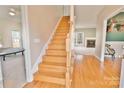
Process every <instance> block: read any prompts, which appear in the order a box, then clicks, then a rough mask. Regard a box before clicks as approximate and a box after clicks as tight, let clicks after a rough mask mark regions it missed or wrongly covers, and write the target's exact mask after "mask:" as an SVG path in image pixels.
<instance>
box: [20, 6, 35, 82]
mask: <svg viewBox="0 0 124 93" xmlns="http://www.w3.org/2000/svg"><path fill="white" fill-rule="evenodd" d="M21 10H22V29H23V30H22V42H23V47H24V49H25V69H26V79H27V82H31V81H32V80H33V75H32V73H31V55H30V54H31V53H30V35H29V28H28V27H29V26H28V7H27V6H21Z"/></svg>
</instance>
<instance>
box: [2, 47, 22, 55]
mask: <svg viewBox="0 0 124 93" xmlns="http://www.w3.org/2000/svg"><path fill="white" fill-rule="evenodd" d="M23 51H24V48H0V56H4V55H9V54H14V53H19V52H23Z"/></svg>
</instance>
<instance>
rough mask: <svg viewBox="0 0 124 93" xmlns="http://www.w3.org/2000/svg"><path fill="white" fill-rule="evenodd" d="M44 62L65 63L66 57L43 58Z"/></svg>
mask: <svg viewBox="0 0 124 93" xmlns="http://www.w3.org/2000/svg"><path fill="white" fill-rule="evenodd" d="M43 61H47V62H56V63H65V62H66V57H55V56H43Z"/></svg>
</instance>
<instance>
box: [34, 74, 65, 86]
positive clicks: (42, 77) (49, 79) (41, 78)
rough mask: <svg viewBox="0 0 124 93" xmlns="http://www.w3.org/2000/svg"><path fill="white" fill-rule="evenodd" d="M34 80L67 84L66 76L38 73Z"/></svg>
mask: <svg viewBox="0 0 124 93" xmlns="http://www.w3.org/2000/svg"><path fill="white" fill-rule="evenodd" d="M34 80H35V81H44V82H50V83H55V84H60V85H65V78H56V77H50V76H45V75H38V74H36V76H35V78H34Z"/></svg>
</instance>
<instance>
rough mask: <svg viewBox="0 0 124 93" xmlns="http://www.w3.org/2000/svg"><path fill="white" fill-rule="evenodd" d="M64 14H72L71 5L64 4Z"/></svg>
mask: <svg viewBox="0 0 124 93" xmlns="http://www.w3.org/2000/svg"><path fill="white" fill-rule="evenodd" d="M63 8H64V16H69V15H70V6H69V5H64V7H63Z"/></svg>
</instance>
